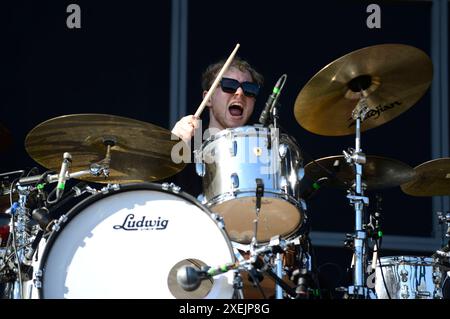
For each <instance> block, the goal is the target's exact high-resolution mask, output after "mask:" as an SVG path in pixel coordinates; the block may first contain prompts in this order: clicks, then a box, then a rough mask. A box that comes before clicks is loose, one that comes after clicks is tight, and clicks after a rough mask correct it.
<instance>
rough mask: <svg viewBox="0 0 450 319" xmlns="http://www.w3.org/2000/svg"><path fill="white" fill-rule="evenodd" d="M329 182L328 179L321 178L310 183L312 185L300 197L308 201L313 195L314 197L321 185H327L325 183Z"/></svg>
mask: <svg viewBox="0 0 450 319" xmlns="http://www.w3.org/2000/svg"><path fill="white" fill-rule="evenodd" d="M328 181H329V178H328V177H326V176H325V177H321V178H319V179H318V180H316V181H315V182H314V183H312V185H311V186H310V187H309V188H308V189H307V190H306V191H304V192H303V193H302V194H301V197H302V198H303V199H310V198H311V197H313V195H315V194H316V193H317V191H318V190H319V189H321V188H322V186H323V185H325V184H327V182H328Z"/></svg>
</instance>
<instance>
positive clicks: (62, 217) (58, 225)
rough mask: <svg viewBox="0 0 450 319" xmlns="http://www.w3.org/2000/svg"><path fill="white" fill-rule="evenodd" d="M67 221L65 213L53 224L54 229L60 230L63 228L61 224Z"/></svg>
mask: <svg viewBox="0 0 450 319" xmlns="http://www.w3.org/2000/svg"><path fill="white" fill-rule="evenodd" d="M66 221H67V216H66V215H65V214H64V215H62V216H61V217H60V218H59V219H58V220H57V221H56V222H55V223H54V224H53V226H52V231H55V232H59V230H60V229H61V226H60V225H61V224H63V223H65V222H66Z"/></svg>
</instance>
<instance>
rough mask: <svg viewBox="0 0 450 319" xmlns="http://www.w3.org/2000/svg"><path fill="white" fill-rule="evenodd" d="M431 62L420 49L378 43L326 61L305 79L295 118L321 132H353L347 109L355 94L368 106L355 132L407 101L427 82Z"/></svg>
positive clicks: (386, 117)
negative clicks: (364, 97) (331, 60)
mask: <svg viewBox="0 0 450 319" xmlns="http://www.w3.org/2000/svg"><path fill="white" fill-rule="evenodd" d="M432 75H433V65H432V63H431V60H430V58H429V57H428V56H427V55H426V54H425V53H424V52H423V51H421V50H419V49H417V48H415V47H412V46H408V45H403V44H382V45H375V46H371V47H366V48H363V49H360V50H357V51H354V52H351V53H349V54H347V55H344V56H343V57H341V58H339V59H337V60H335V61H333V62H331V63H330V64H328V65H327V66H326V67H324V68H323V69H322V70H320V71H319V72H318V73H317V74H316V75H314V77H313V78H312V79H311V80H310V81H309V82H308V83H307V84H306V85H305V87H304V88H303V89H302V90H301V91H300V93H299V94H298V96H297V99H296V101H295V107H294V113H295V118H296V119H297V122H298V123H299V124H300V125H301V126H302V127H303V128H305V129H306V130H308V131H310V132H312V133H316V134H320V135H327V136H341V135H349V134H355V121H354V120H353V118H352V111H353V110H354V108H355V106H356V105H357V103H358V100H359V97H360V95H361V93H360V92H361V89H362V90H363V95H364V96H366V99H367V104H368V107H369V108H370V111H369V112H368V113H367V116H366V119H365V120H364V121H363V122H362V124H361V132H363V131H365V130H368V129H371V128H374V127H377V126H380V125H382V124H384V123H386V122H388V121H390V120H392V119H394V118H396V117H397V116H399V115H400V114H402V113H403V112H405V111H406V110H408V109H409V108H410V107H411V106H413V105H414V104H415V103H416V102H417V101H418V100H419V99H420V98H421V97H422V96H423V94H424V93H425V91H426V90H427V89H428V87H429V86H430V83H431V79H432Z"/></svg>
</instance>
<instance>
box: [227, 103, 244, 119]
mask: <svg viewBox="0 0 450 319" xmlns="http://www.w3.org/2000/svg"><path fill="white" fill-rule="evenodd" d="M228 111H229V112H230V114H231V115H232V116H242V113H243V112H244V108H243V107H242V106H240V105H238V104H232V105H230V106H229V107H228Z"/></svg>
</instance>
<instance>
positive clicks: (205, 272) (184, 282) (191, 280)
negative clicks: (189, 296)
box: [177, 263, 239, 291]
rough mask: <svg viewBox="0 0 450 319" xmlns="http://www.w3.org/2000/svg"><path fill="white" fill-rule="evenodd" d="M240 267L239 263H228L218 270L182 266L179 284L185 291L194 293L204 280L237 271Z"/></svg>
mask: <svg viewBox="0 0 450 319" xmlns="http://www.w3.org/2000/svg"><path fill="white" fill-rule="evenodd" d="M238 265H239V263H228V264H224V265H222V266H219V267H216V268H211V267H208V266H206V267H202V270H197V269H195V268H194V267H190V266H182V267H180V268H179V269H178V271H177V282H178V284H179V285H180V286H181V288H183V289H184V290H185V291H194V290H196V289H198V287H200V284H201V282H202V281H203V280H205V279H210V278H212V277H214V276H216V275H219V274H223V273H226V272H228V271H230V270H232V269H236V268H237V267H238Z"/></svg>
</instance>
